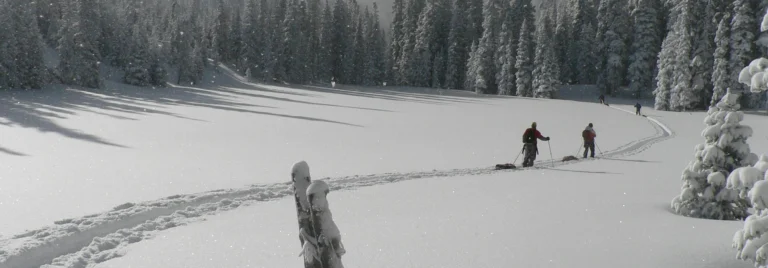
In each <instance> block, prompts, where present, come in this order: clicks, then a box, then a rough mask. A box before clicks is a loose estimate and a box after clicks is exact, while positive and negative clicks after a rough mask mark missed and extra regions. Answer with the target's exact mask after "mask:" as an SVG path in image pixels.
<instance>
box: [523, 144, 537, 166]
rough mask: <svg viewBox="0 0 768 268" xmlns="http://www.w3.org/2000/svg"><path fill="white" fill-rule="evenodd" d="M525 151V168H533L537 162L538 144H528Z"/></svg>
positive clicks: (524, 147)
mask: <svg viewBox="0 0 768 268" xmlns="http://www.w3.org/2000/svg"><path fill="white" fill-rule="evenodd" d="M523 149H524V151H525V158H523V167H532V166H533V161H534V160H536V153H538V149H537V148H536V144H533V143H526V144H525V145H524V146H523Z"/></svg>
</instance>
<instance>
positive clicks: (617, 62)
mask: <svg viewBox="0 0 768 268" xmlns="http://www.w3.org/2000/svg"><path fill="white" fill-rule="evenodd" d="M624 5H625V3H624V1H621V0H600V6H599V8H598V10H597V12H598V13H597V21H598V24H597V35H596V41H597V50H598V55H599V58H600V61H599V62H598V65H597V66H598V68H599V71H600V73H599V74H598V79H597V86H598V88H599V89H600V91H601V92H604V93H607V94H614V92H615V91H616V90H618V89H619V87H621V86H622V85H623V84H624V77H625V72H626V68H627V66H626V65H625V62H626V58H625V57H626V54H627V48H626V43H624V41H625V39H626V37H625V35H627V34H629V31H627V29H628V27H627V25H624V23H623V22H624V20H623V18H626V14H625V12H624V11H625V10H624Z"/></svg>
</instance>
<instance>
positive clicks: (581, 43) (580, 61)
mask: <svg viewBox="0 0 768 268" xmlns="http://www.w3.org/2000/svg"><path fill="white" fill-rule="evenodd" d="M595 35H596V30H595V26H594V24H591V23H587V24H584V26H583V27H582V28H581V33H580V34H579V36H580V37H579V38H578V39H577V40H576V42H575V43H576V44H577V45H576V47H577V48H579V49H580V50H579V51H578V52H577V53H576V54H575V55H576V56H575V57H576V63H574V64H575V65H576V66H577V67H575V68H574V69H575V70H576V80H577V81H578V83H579V84H593V83H595V82H596V80H597V78H596V77H597V72H598V71H599V70H598V69H597V68H596V66H597V63H598V61H599V59H598V56H597V49H596V45H595V43H596V40H595V39H594V38H592V37H593V36H595Z"/></svg>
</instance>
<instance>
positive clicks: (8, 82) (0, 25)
mask: <svg viewBox="0 0 768 268" xmlns="http://www.w3.org/2000/svg"><path fill="white" fill-rule="evenodd" d="M10 13H12V10H11V7H10V3H9V2H8V1H0V89H7V88H11V87H14V85H15V84H17V83H16V82H15V79H17V78H18V76H17V75H16V74H15V73H13V72H15V67H13V66H12V64H13V63H14V60H13V58H14V55H16V54H18V52H16V48H15V46H14V44H15V43H16V42H15V38H14V36H13V35H12V32H13V23H12V22H11V14H10Z"/></svg>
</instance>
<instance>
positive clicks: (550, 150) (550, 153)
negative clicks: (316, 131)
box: [547, 141, 555, 168]
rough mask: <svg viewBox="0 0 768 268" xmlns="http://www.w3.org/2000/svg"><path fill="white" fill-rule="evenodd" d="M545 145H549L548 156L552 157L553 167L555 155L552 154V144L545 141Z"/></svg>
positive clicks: (553, 165)
mask: <svg viewBox="0 0 768 268" xmlns="http://www.w3.org/2000/svg"><path fill="white" fill-rule="evenodd" d="M547 146H549V158H552V167H553V168H554V167H555V157H554V156H552V144H550V143H549V141H547Z"/></svg>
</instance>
